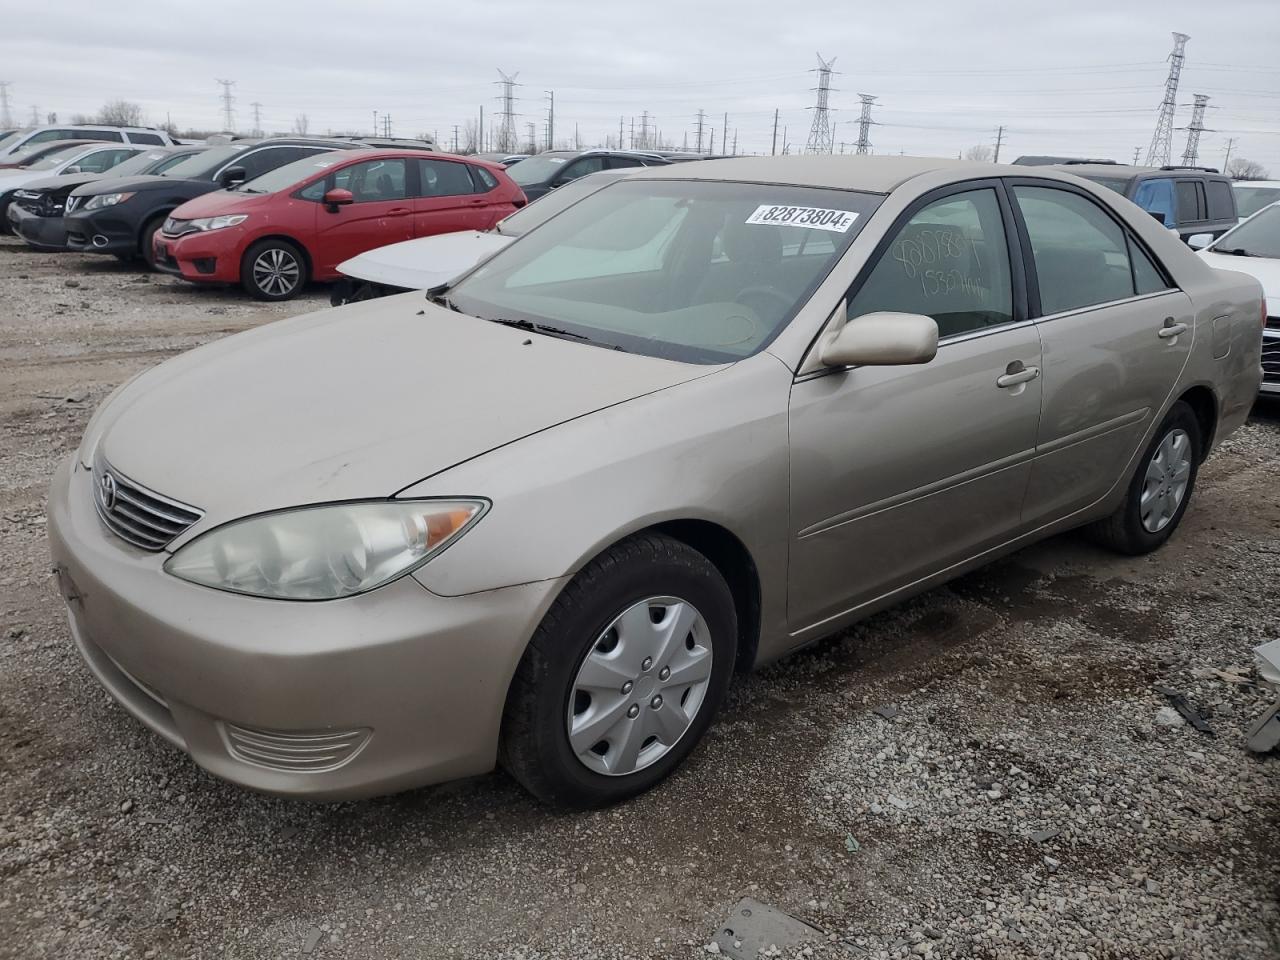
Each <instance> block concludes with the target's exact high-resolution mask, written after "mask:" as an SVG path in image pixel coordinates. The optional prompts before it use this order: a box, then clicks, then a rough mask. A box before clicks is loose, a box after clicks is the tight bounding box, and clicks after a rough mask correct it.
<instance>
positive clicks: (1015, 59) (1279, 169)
mask: <svg viewBox="0 0 1280 960" xmlns="http://www.w3.org/2000/svg"><path fill="white" fill-rule="evenodd" d="M7 6H8V10H7V12H6V13H5V16H4V30H3V33H2V34H0V80H8V81H10V82H11V85H10V87H9V96H10V102H11V106H12V109H13V112H14V114H15V118H16V119H22V120H25V119H26V118H27V117H29V115H30V113H31V108H32V107H33V106H35V107H38V109H39V111H40V113H41V115H43V114H45V113H47V112H49V111H57V113H58V114H59V116H60V117H62V118H63V119H66V118H68V117H69V116H70V115H71V114H75V113H94V112H96V111H97V109H98V108H99V107H100V106H101V105H102V103H103V102H104V101H105V100H108V99H112V98H124V99H127V100H132V101H136V102H138V103H140V104H141V105H142V106H143V107H144V109H145V110H146V112H147V115H148V117H149V119H150V120H151V121H152V122H157V123H162V122H164V121H165V118H166V117H171V118H172V120H173V122H175V123H177V124H178V125H179V126H181V127H184V128H187V127H196V128H202V129H218V128H221V127H222V126H223V124H222V119H221V118H222V113H221V103H220V100H219V93H220V89H221V88H220V87H219V86H218V85H217V84H216V83H215V78H224V79H230V80H235V81H236V85H235V87H234V92H235V95H236V98H237V99H236V102H235V111H236V120H237V125H238V127H239V128H240V129H241V130H243V131H247V130H249V129H251V128H252V127H253V108H252V106H251V103H252V102H253V101H258V102H260V103H261V104H262V106H261V114H262V126H263V127H264V128H265V129H267V130H274V131H288V130H289V129H290V128H291V127H292V126H293V125H294V122H295V117H296V116H297V115H298V114H300V113H305V114H307V115H308V117H309V120H310V132H311V133H313V134H315V133H323V132H325V131H326V130H334V131H341V130H349V131H365V130H368V129H369V128H370V127H371V126H372V123H373V111H374V110H377V111H378V112H379V113H380V114H386V113H390V115H391V117H392V122H393V133H395V134H397V135H400V136H409V135H415V134H418V133H422V132H437V133H438V135H439V137H440V140H441V141H442V143H447V142H449V141H451V140H452V136H453V126H454V124H462V123H464V122H465V121H466V120H468V119H470V118H474V117H475V116H476V115H477V113H478V111H479V109H480V107H481V105H483V106H484V108H485V113H486V118H492V117H493V114H494V112H495V110H496V109H497V102H496V100H495V99H494V98H495V96H496V95H497V93H498V88H497V87H496V85H495V84H494V82H493V81H495V80H496V79H497V72H496V71H497V70H498V69H499V68H500V69H502V70H505V71H507V72H508V73H517V72H518V74H519V77H518V80H519V82H520V84H522V86H520V87H518V88H517V95H518V96H519V97H520V98H521V99H520V100H519V101H518V102H517V104H516V110H517V111H518V113H519V114H520V116H519V117H518V119H517V122H518V124H519V129H520V133H521V136H522V138H523V137H524V135H525V129H526V128H525V126H524V125H525V124H526V123H528V122H536V123H538V124H539V129H540V130H541V128H542V124H543V122H544V121H545V107H546V101H545V96H544V95H545V91H547V90H555V92H556V114H557V139H558V140H559V139H562V138H564V137H572V135H573V131H574V125H575V124H577V125H578V129H579V130H580V133H581V136H582V139H583V142H584V143H587V144H595V143H601V142H603V138H604V137H605V136H606V134H612V135H613V136H615V137H616V135H617V130H618V122H619V117H620V116H621V117H624V118H625V119H624V121H623V125H624V127H626V128H627V131H628V133H629V129H630V123H631V118H632V117H633V116H634V117H636V118H637V124H638V123H639V117H640V115H641V112H642V111H644V110H648V111H649V112H650V114H651V115H652V116H653V117H654V118H655V121H656V124H657V126H658V127H659V128H660V129H661V131H662V134H663V135H664V136H665V137H666V138H669V139H672V140H674V141H675V143H676V145H677V146H679V145H680V144H681V143H682V142H683V138H684V136H685V134H686V133H687V134H688V135H689V137H690V143H692V138H693V136H694V124H695V117H696V114H697V111H698V110H699V109H704V110H706V112H707V114H708V117H709V119H708V126H710V125H711V124H712V123H714V125H715V126H716V127H717V132H716V138H717V144H716V146H717V150H719V149H720V147H721V144H720V142H719V141H720V128H722V127H723V124H724V116H723V115H724V113H725V112H726V111H727V112H728V114H729V119H728V128H729V140H730V145H732V141H733V137H734V134H735V131H736V133H737V137H738V149H739V151H741V152H765V153H767V152H769V150H770V149H771V141H772V126H773V111H774V109H775V108H778V109H779V110H780V111H781V113H780V117H781V119H780V130H779V141H780V143H779V149H781V139H782V129H781V127H785V129H786V139H787V141H789V143H790V144H791V147H792V149H793V150H795V149H802V148H803V147H804V144H805V141H806V139H807V137H808V133H809V126H810V122H811V118H812V112H811V111H809V110H806V109H805V108H806V107H807V106H808V105H810V104H812V103H813V98H814V94H813V93H812V92H811V91H810V89H809V88H811V87H812V86H813V85H814V83H815V75H814V74H813V73H811V72H809V71H810V70H811V69H812V68H813V67H814V66H815V63H816V61H815V54H816V52H818V51H820V52H821V53H822V54H823V56H825V57H827V58H835V68H836V70H837V71H839V72H838V74H837V76H836V77H835V78H834V83H833V86H834V87H836V88H837V89H836V90H835V92H833V93H832V95H831V106H832V107H833V108H835V109H834V112H833V114H832V117H833V120H834V121H835V122H836V123H837V126H836V128H835V140H836V141H837V144H838V143H839V142H841V141H843V142H845V143H846V144H848V145H849V146H848V147H847V148H846V149H850V150H851V149H852V144H853V142H854V141H855V140H856V139H857V126H856V121H857V117H858V113H859V107H858V97H857V94H858V93H868V94H872V95H875V96H877V97H878V98H879V100H878V102H877V105H876V107H875V108H874V111H873V117H874V119H875V120H876V121H877V122H878V124H879V125H878V126H876V127H875V128H873V130H872V136H871V140H872V144H873V147H874V150H875V152H892V153H897V152H899V151H905V152H906V153H909V154H912V153H916V154H927V155H940V156H955V155H956V154H957V153H958V152H959V151H961V150H964V149H966V148H967V147H970V146H972V145H974V144H978V143H990V142H993V141H994V139H995V135H996V127H997V126H998V125H1000V124H1004V125H1005V126H1006V128H1007V129H1006V139H1005V146H1004V148H1003V151H1002V157H1003V158H1006V159H1012V158H1013V157H1014V156H1017V155H1018V154H1023V153H1062V154H1070V155H1088V156H1104V157H1112V158H1114V159H1117V160H1124V161H1129V160H1131V159H1132V157H1133V151H1134V148H1135V147H1139V146H1141V147H1142V152H1143V153H1144V154H1145V152H1146V146H1147V144H1148V142H1149V141H1150V138H1151V133H1152V129H1153V126H1154V123H1155V118H1156V109H1157V106H1158V104H1159V102H1160V100H1161V97H1162V95H1163V87H1164V79H1165V74H1166V72H1167V69H1168V65H1167V63H1166V58H1167V56H1168V54H1169V51H1170V49H1171V47H1172V39H1171V37H1170V33H1171V31H1173V30H1179V31H1182V32H1184V33H1188V34H1190V35H1191V40H1190V42H1189V43H1188V45H1187V60H1186V66H1185V69H1184V71H1183V75H1182V84H1181V86H1180V88H1179V91H1178V101H1179V103H1180V104H1189V103H1190V101H1191V97H1192V94H1193V93H1206V94H1209V95H1210V96H1211V97H1212V100H1211V101H1210V104H1211V107H1212V108H1213V109H1211V110H1210V111H1209V114H1208V117H1207V120H1206V126H1208V127H1210V128H1212V129H1213V130H1215V131H1216V132H1212V133H1205V134H1204V135H1203V137H1202V139H1201V151H1200V160H1201V162H1202V163H1206V162H1207V163H1213V164H1219V165H1220V164H1221V163H1222V159H1223V151H1224V149H1225V147H1226V141H1227V138H1228V137H1234V138H1236V144H1235V147H1234V151H1233V156H1243V157H1248V158H1250V159H1253V160H1257V161H1259V162H1261V163H1263V164H1264V165H1265V166H1267V167H1269V168H1270V169H1271V172H1272V174H1273V175H1275V176H1277V177H1280V57H1278V56H1277V53H1278V52H1280V14H1277V12H1276V11H1277V3H1276V0H1215V2H1206V0H1158V2H1148V3H1141V4H1139V3H1135V2H1133V0H1073V2H1071V3H1060V2H1057V3H1052V4H1050V3H1045V2H1044V0H1032V2H1030V3H1023V4H1021V5H1017V4H1009V3H1006V2H1000V3H995V2H988V0H969V2H962V3H956V2H947V0H907V2H891V3H874V4H873V3H866V2H863V3H850V2H848V0H844V2H825V0H807V2H797V3H779V2H777V0H771V2H768V3H766V2H763V0H683V2H670V0H646V2H643V3H640V2H628V3H605V2H600V0H596V2H583V0H540V2H510V0H483V2H475V0H473V2H461V3H446V2H442V0H376V2H367V0H366V2H364V3H350V2H348V3H343V4H327V3H324V2H318V0H311V2H308V3H297V2H290V0H276V2H267V3H264V2H261V0H259V2H254V3H249V2H241V0H201V2H198V3H190V2H185V0H166V2H164V3H154V4H151V5H149V7H143V6H142V5H135V4H109V3H107V4H104V3H86V2H81V0H59V2H58V3H56V4H53V5H49V6H46V5H44V4H16V3H14V4H8V5H7ZM1190 113H1191V110H1190V107H1189V106H1180V107H1179V111H1178V117H1177V121H1176V125H1177V126H1185V125H1186V123H1187V122H1188V121H1189V119H1190ZM1185 138H1186V133H1185V131H1181V130H1179V131H1175V133H1174V159H1175V160H1176V159H1178V158H1180V157H1181V155H1182V150H1183V146H1184V144H1185ZM837 149H839V147H838V146H837Z"/></svg>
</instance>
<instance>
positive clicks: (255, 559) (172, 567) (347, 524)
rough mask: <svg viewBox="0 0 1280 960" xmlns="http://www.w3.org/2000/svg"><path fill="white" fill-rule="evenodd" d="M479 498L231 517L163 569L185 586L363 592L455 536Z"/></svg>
mask: <svg viewBox="0 0 1280 960" xmlns="http://www.w3.org/2000/svg"><path fill="white" fill-rule="evenodd" d="M487 508H488V502H487V501H485V500H378V501H365V502H361V503H341V504H329V505H324V506H317V507H301V508H299V509H296V510H287V511H283V512H281V513H271V514H265V515H263V516H260V517H251V518H249V519H247V520H236V521H233V522H232V523H228V524H226V525H225V526H221V527H218V528H217V529H216V530H211V531H210V532H208V533H206V534H204V535H203V536H201V537H197V538H196V539H195V540H193V541H191V543H189V544H187V545H186V546H185V547H183V548H182V549H180V550H179V551H178V552H177V553H175V554H174V555H173V556H172V557H170V558H169V559H168V561H166V563H165V565H164V569H165V570H166V571H167V572H169V573H171V574H173V575H174V576H175V577H180V578H182V579H183V580H189V581H190V582H192V583H198V584H202V585H203V586H206V587H214V588H215V589H218V590H228V591H230V592H232V593H247V594H249V595H250V596H255V597H272V598H275V599H280V600H334V599H337V598H339V597H349V596H352V595H354V594H357V593H365V592H367V591H369V590H373V589H374V588H376V587H380V586H382V585H383V584H384V583H388V582H390V581H392V580H395V579H396V578H397V577H401V576H403V575H405V574H406V573H409V572H410V571H411V570H414V569H416V568H417V567H419V566H421V565H422V564H424V563H426V562H427V561H428V560H429V559H431V558H432V557H433V556H435V555H436V554H437V553H439V552H440V551H441V550H443V549H444V548H445V547H447V546H448V545H449V544H450V543H452V542H453V541H454V540H456V539H457V538H458V537H460V536H462V534H463V533H464V532H466V530H467V529H469V528H470V527H471V526H472V524H474V523H475V522H476V521H477V520H479V519H480V517H481V516H483V515H484V512H485V510H486V509H487Z"/></svg>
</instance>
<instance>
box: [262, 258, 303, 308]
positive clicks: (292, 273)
mask: <svg viewBox="0 0 1280 960" xmlns="http://www.w3.org/2000/svg"><path fill="white" fill-rule="evenodd" d="M301 275H302V270H301V268H300V267H299V265H298V261H297V259H296V258H295V257H294V256H293V254H291V253H289V251H288V250H282V249H280V248H279V247H276V248H275V249H273V250H264V251H262V253H261V254H259V255H258V259H257V260H255V261H253V282H254V283H256V284H257V285H258V289H259V290H261V291H262V292H263V293H268V294H270V295H271V296H273V297H280V296H284V295H285V294H286V293H289V292H290V291H291V290H293V288H294V287H296V286H297V285H298V278H299V277H300V276H301Z"/></svg>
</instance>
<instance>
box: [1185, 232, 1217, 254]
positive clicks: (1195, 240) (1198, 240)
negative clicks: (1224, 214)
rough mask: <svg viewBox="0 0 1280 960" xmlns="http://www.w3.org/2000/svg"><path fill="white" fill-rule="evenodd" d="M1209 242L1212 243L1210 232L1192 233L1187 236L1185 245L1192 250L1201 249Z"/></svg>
mask: <svg viewBox="0 0 1280 960" xmlns="http://www.w3.org/2000/svg"><path fill="white" fill-rule="evenodd" d="M1211 243H1213V234H1212V233H1193V234H1192V235H1191V236H1189V237H1187V246H1188V247H1190V248H1191V249H1192V250H1203V249H1204V248H1205V247H1207V246H1208V245H1209V244H1211Z"/></svg>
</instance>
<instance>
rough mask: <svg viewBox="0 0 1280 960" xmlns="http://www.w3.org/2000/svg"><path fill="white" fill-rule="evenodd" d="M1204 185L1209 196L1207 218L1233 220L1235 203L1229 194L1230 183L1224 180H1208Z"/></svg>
mask: <svg viewBox="0 0 1280 960" xmlns="http://www.w3.org/2000/svg"><path fill="white" fill-rule="evenodd" d="M1205 187H1206V190H1207V192H1208V196H1209V219H1210V220H1234V219H1235V218H1236V203H1235V198H1234V197H1233V196H1232V194H1231V185H1230V184H1229V183H1227V181H1225V180H1210V181H1208V182H1207V183H1206V184H1205Z"/></svg>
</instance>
